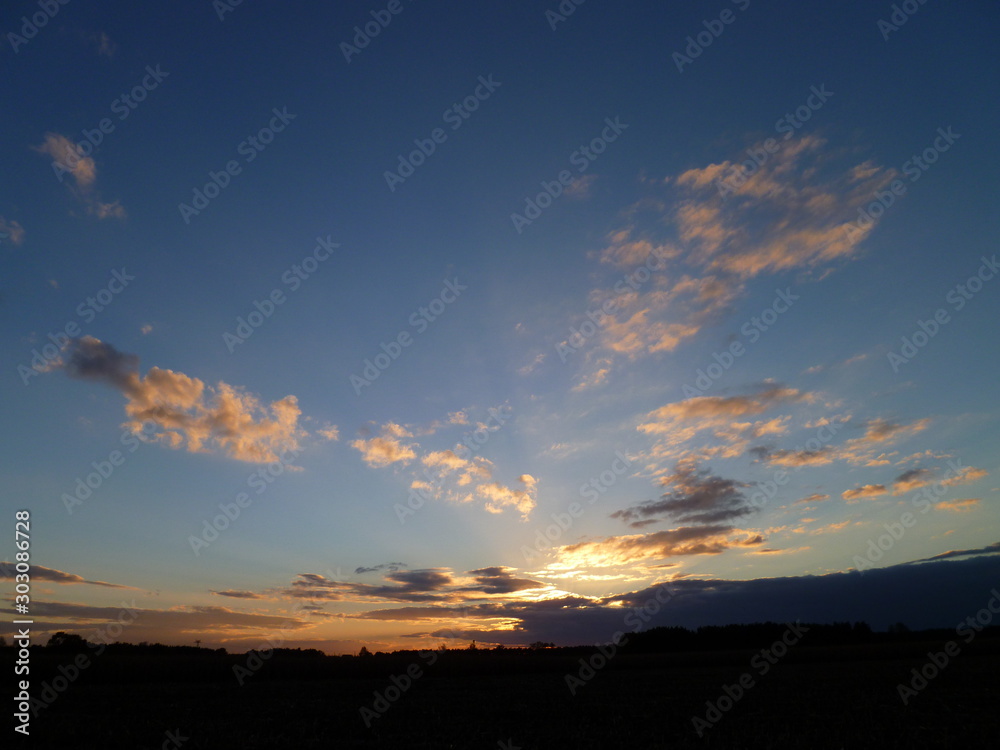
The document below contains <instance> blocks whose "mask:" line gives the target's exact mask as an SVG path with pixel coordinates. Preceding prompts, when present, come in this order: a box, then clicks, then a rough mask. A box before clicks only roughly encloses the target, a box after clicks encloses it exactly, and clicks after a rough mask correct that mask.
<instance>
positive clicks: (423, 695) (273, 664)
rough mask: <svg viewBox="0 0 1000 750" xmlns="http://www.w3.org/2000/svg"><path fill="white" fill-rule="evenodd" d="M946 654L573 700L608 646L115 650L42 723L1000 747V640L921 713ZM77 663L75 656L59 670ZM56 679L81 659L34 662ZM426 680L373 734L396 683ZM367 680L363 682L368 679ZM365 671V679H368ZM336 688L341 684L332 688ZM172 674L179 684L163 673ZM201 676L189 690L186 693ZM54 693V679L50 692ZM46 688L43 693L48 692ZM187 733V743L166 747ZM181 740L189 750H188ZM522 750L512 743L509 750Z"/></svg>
mask: <svg viewBox="0 0 1000 750" xmlns="http://www.w3.org/2000/svg"><path fill="white" fill-rule="evenodd" d="M943 645H944V641H943V640H940V639H938V640H933V641H914V642H907V643H890V644H881V645H872V644H865V645H855V646H818V647H813V648H809V647H806V646H804V645H802V646H799V647H798V648H793V649H792V650H791V651H790V652H789V653H788V655H787V656H785V657H784V658H783V659H781V660H780V661H779V662H778V663H777V664H775V665H774V666H773V667H771V668H770V670H769V671H768V672H767V674H764V675H760V674H759V671H758V670H756V669H754V668H753V667H751V666H750V665H751V659H752V658H753V656H754V654H755V653H758V650H756V649H746V650H739V651H725V652H701V653H667V654H663V653H661V654H648V655H643V654H633V653H621V654H618V655H616V656H615V657H614V658H613V659H612V660H611V661H610V663H609V664H608V665H607V666H606V667H604V668H603V669H600V670H598V671H597V672H596V674H595V675H594V676H593V678H592V679H590V680H589V681H588V682H587V683H586V684H585V685H584V686H583V687H579V688H578V689H577V693H576V695H575V696H574V695H571V694H570V691H569V689H568V687H567V684H566V681H565V674H566V673H567V672H572V673H573V674H576V673H577V671H578V669H579V666H580V665H579V661H578V660H579V659H580V658H581V655H589V654H592V653H593V652H592V651H591V650H577V651H570V650H562V649H557V650H548V651H542V652H529V651H519V650H508V651H505V652H495V651H486V650H481V651H479V652H478V653H469V652H464V651H449V652H446V653H443V654H439V657H440V658H438V659H437V661H436V662H435V663H434V664H430V665H428V664H427V659H426V658H422V657H420V656H418V654H417V653H416V652H407V653H397V654H385V655H376V656H373V657H370V659H368V660H367V662H366V663H364V664H363V665H362V666H363V668H362V667H359V666H358V665H359V663H361V662H362V661H363V660H361V659H353V658H351V657H347V658H346V659H341V660H336V659H334V660H327V659H320V660H315V659H309V658H307V657H299V658H295V659H289V660H283V661H281V660H278V659H274V660H269V661H268V662H265V663H264V666H263V667H262V668H261V669H260V670H259V671H258V672H256V673H255V674H253V676H252V677H249V678H248V679H246V684H245V685H243V686H240V685H238V684H237V681H236V679H235V677H234V676H233V674H232V667H233V665H234V664H243V663H245V658H246V657H244V656H242V655H223V654H219V655H216V654H213V653H209V654H208V656H207V657H200V658H197V659H191V658H185V657H180V658H177V657H176V656H173V657H170V656H158V655H152V656H141V657H139V658H133V657H129V658H128V659H127V660H126V659H124V658H122V657H120V656H119V655H117V654H114V653H112V652H110V651H109V652H108V653H107V654H105V655H103V656H102V657H100V658H99V659H97V660H95V662H94V664H93V666H92V667H91V668H89V669H88V670H85V672H84V673H82V674H81V675H80V677H79V678H78V679H77V680H76V681H74V682H73V683H71V684H69V686H68V687H67V688H66V689H65V690H64V691H63V692H62V693H61V694H60V695H59V697H58V698H57V699H56V700H55V701H54V702H53V703H52V705H51V706H49V707H47V708H45V709H43V710H42V711H41V712H40V713H39V715H38V716H37V717H36V718H35V719H34V720H33V722H32V740H33V744H32V746H33V747H36V748H81V749H83V748H95V749H96V748H101V749H102V750H103V749H113V748H161V747H162V748H171V747H183V748H185V750H188V749H191V750H193V749H194V748H247V749H250V748H331V747H334V748H340V747H346V748H491V749H493V750H496V749H497V748H504V747H511V748H516V747H520V748H524V749H525V750H528V749H529V748H619V747H622V748H625V747H628V748H698V747H705V748H883V749H886V750H888V749H889V748H901V749H902V748H907V749H915V748H950V747H963V748H964V747H990V746H993V744H994V743H995V740H996V738H997V737H998V736H1000V716H998V714H1000V710H998V709H1000V690H998V679H997V678H998V675H1000V638H997V637H996V636H995V635H992V636H990V637H987V634H985V633H984V634H982V635H981V636H980V637H979V638H977V639H975V640H973V642H972V643H970V644H968V645H964V644H963V645H962V651H961V653H960V654H959V655H958V656H957V657H955V658H953V659H951V660H950V662H949V663H948V665H947V666H946V667H945V668H944V669H943V670H941V672H940V674H939V675H938V676H937V677H935V678H934V679H932V680H931V681H930V682H929V684H928V685H927V687H926V688H925V689H924V690H922V691H921V692H920V693H919V695H917V696H916V697H913V698H911V699H910V701H909V705H907V706H904V705H903V702H902V700H901V699H900V696H899V694H898V693H897V687H896V686H897V684H898V683H899V682H902V681H906V682H909V680H910V678H911V677H912V675H911V671H910V670H911V669H912V668H913V667H918V668H919V667H921V666H922V665H923V664H924V663H925V662H926V661H927V652H928V651H935V652H937V651H940V650H941V649H942V647H943ZM59 657H61V658H59ZM33 659H34V660H35V662H36V666H37V668H38V669H39V671H40V672H42V671H44V672H46V673H49V672H48V670H50V669H51V668H52V667H53V666H54V665H56V664H60V663H67V662H69V661H71V660H72V656H71V655H58V654H41V653H40V654H37V655H33ZM411 664H416V665H418V666H419V667H420V670H421V674H420V676H419V677H417V678H416V679H415V680H413V682H412V684H411V685H410V686H409V688H408V689H406V690H405V691H403V692H402V693H401V694H400V695H399V697H398V698H396V700H394V701H393V702H392V703H391V704H390V705H389V706H388V709H387V710H384V712H383V714H382V715H381V716H380V717H379V718H370V721H371V727H370V728H369V727H366V726H365V722H364V720H363V718H362V716H361V714H360V709H361V707H363V706H367V707H369V708H370V707H371V706H372V704H373V702H374V700H375V698H374V695H373V693H374V692H376V691H378V692H380V693H384V691H385V690H386V688H388V687H390V686H391V685H392V684H393V683H392V682H391V681H390V679H389V677H390V675H400V674H402V673H404V672H405V671H406V669H407V666H409V665H411ZM359 670H360V672H364V673H366V674H362V673H360V672H359ZM352 672H354V674H351V673H352ZM746 672H749V673H750V674H751V675H752V676H753V679H754V681H755V685H754V686H753V687H751V688H750V689H749V690H747V691H746V693H745V695H743V696H742V697H741V698H740V699H739V700H738V701H736V703H735V705H734V706H733V707H732V708H731V709H730V710H728V711H727V712H725V713H724V714H722V716H721V718H720V719H719V720H718V721H717V723H716V724H715V726H713V727H712V728H710V729H708V730H706V731H705V733H704V736H703V737H701V738H699V737H698V735H697V733H696V731H695V729H694V726H693V724H692V716H694V715H698V716H701V717H703V718H704V717H705V715H706V701H713V702H714V701H716V700H717V699H718V698H719V697H720V696H721V695H723V692H722V689H723V685H733V684H735V683H737V682H738V681H739V679H740V675H741V674H743V673H746ZM331 674H335V675H339V676H330V675H331ZM161 675H162V677H161ZM185 676H186V677H187V679H185ZM39 679H40V678H39ZM39 684H40V683H35V685H36V687H35V688H33V690H34V691H35V692H37V690H38V687H37V685H39ZM168 731H169V732H173V733H174V734H173V735H168V734H167V733H168ZM175 737H180V738H185V739H181V740H180V742H179V744H178V742H177V741H175V739H174V738H175ZM508 742H509V744H508Z"/></svg>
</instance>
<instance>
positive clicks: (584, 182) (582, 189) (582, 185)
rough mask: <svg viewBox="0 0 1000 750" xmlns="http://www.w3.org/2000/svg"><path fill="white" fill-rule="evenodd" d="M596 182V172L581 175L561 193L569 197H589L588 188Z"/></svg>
mask: <svg viewBox="0 0 1000 750" xmlns="http://www.w3.org/2000/svg"><path fill="white" fill-rule="evenodd" d="M595 182H597V175H596V174H588V175H584V176H583V177H577V178H576V179H575V180H573V181H572V182H571V183H570V184H569V185H567V186H566V189H565V190H564V191H563V194H564V195H566V196H567V197H569V198H576V199H583V198H589V197H590V189H591V188H592V187H593V186H594V183H595Z"/></svg>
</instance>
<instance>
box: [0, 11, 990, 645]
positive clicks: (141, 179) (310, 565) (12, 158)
mask: <svg viewBox="0 0 1000 750" xmlns="http://www.w3.org/2000/svg"><path fill="white" fill-rule="evenodd" d="M903 6H904V7H905V9H904V8H899V7H897V6H893V5H891V4H888V3H885V4H880V3H874V4H873V3H862V2H854V1H852V2H846V3H839V4H835V5H832V6H828V5H825V4H821V5H816V4H808V3H807V4H803V3H792V2H778V3H770V4H765V3H759V2H757V1H756V0H734V1H733V2H728V1H722V0H720V1H719V2H714V3H697V4H695V3H670V4H658V5H657V6H656V7H653V5H652V4H649V3H639V2H628V1H627V2H623V3H601V2H598V1H597V0H590V2H580V3H578V4H577V3H572V2H568V1H565V2H563V3H561V4H560V3H556V2H547V3H546V2H543V3H528V2H509V3H503V4H500V5H495V6H489V7H485V6H484V7H480V5H479V4H470V3H458V2H444V3H436V4H431V3H425V2H419V1H416V2H410V1H409V0H392V2H387V3H374V4H367V3H345V4H335V5H334V6H327V5H321V4H311V3H307V4H291V5H289V4H275V3H265V2H261V1H260V0H248V2H243V3H238V4H237V3H232V2H226V1H225V0H218V1H217V2H209V1H208V0H199V1H198V2H190V1H189V2H180V3H177V2H173V3H164V2H150V3H143V4H139V5H136V4H126V3H120V2H114V3H105V4H102V5H101V6H100V7H92V6H90V5H88V4H85V3H77V2H68V3H65V4H56V3H53V4H52V6H51V7H50V6H49V5H46V4H45V3H30V2H21V0H19V1H18V2H16V3H14V4H12V5H9V6H7V7H5V9H4V11H3V13H2V14H0V32H2V34H3V37H4V39H3V43H2V44H0V50H2V51H0V56H2V65H3V71H4V74H3V77H2V83H0V86H2V89H3V94H4V98H5V100H6V101H7V102H8V103H9V104H11V105H13V106H11V107H9V109H11V110H14V111H16V114H15V115H14V116H7V117H5V118H3V121H2V122H0V132H2V138H0V143H2V144H3V145H2V147H0V148H2V155H3V160H2V164H3V172H4V179H3V180H2V181H0V258H2V268H3V274H2V286H0V341H2V346H3V349H4V354H5V357H4V361H5V362H6V365H5V367H4V370H3V377H2V378H0V390H2V396H3V402H4V404H5V411H6V419H5V423H4V424H5V428H4V430H3V432H2V436H0V441H2V455H3V457H4V475H5V481H4V490H5V491H4V493H3V494H4V499H3V501H2V506H3V514H4V519H5V520H4V527H5V528H9V529H11V531H13V529H14V522H15V521H14V519H15V516H14V514H15V512H16V511H19V510H27V511H29V512H30V541H31V544H30V562H31V565H32V590H31V598H30V614H31V615H32V616H33V617H34V619H35V626H34V627H35V630H36V633H42V634H45V633H51V632H56V631H58V630H67V631H73V632H79V633H81V634H83V635H85V636H89V637H96V636H95V634H98V635H99V634H102V633H103V634H105V636H106V637H110V638H112V639H118V640H124V641H131V642H139V641H160V642H164V643H174V644H181V643H183V644H190V643H194V642H195V641H196V640H197V641H199V642H201V643H202V644H203V645H205V646H210V647H220V646H224V647H226V648H228V649H230V650H235V651H241V650H246V649H247V648H252V647H260V646H262V645H263V646H265V647H266V646H267V645H268V644H270V645H286V646H302V647H316V648H321V649H323V650H324V651H327V652H329V653H354V652H356V651H357V650H358V649H359V648H360V647H361V646H362V645H365V646H367V647H368V648H369V649H371V650H391V649H398V648H423V647H428V646H435V645H437V644H439V643H448V644H450V645H454V646H465V645H466V644H467V643H468V642H469V641H470V640H472V639H475V640H477V641H478V642H480V643H486V644H493V643H504V644H508V645H524V644H529V643H532V642H535V641H538V640H543V641H552V642H556V643H559V644H565V645H570V644H580V643H598V642H606V641H608V640H610V639H611V637H612V634H613V633H614V632H615V631H616V630H627V629H629V628H628V627H623V625H622V623H626V625H630V626H637V627H653V626H657V625H676V624H679V625H684V626H686V627H698V626H700V625H709V624H725V623H729V622H752V621H761V620H774V621H792V620H796V619H798V620H801V621H804V622H810V621H826V622H830V621H843V620H866V621H868V622H869V623H870V624H871V625H872V626H873V627H875V628H885V627H888V626H889V625H890V624H892V623H895V622H899V621H903V622H905V623H906V624H908V625H909V626H910V627H955V625H956V623H958V622H960V621H961V620H962V619H964V617H965V616H966V615H969V614H973V613H975V611H976V610H978V609H979V608H980V607H982V606H983V603H984V602H986V601H987V600H989V599H990V596H991V594H990V591H991V587H992V586H994V585H996V581H997V580H998V575H997V574H998V573H1000V544H998V542H1000V523H998V521H1000V487H998V486H997V485H998V484H1000V463H998V451H997V447H998V431H997V424H998V420H997V417H998V416H1000V414H998V412H1000V409H998V402H997V399H996V386H997V372H998V369H1000V356H998V346H997V336H996V321H997V320H998V317H1000V265H998V263H997V250H998V248H997V243H996V237H997V236H998V232H997V230H998V217H1000V214H998V212H997V210H996V207H995V193H996V191H995V165H996V164H997V163H998V162H1000V141H998V139H997V137H996V133H997V131H998V126H1000V107H998V104H997V98H996V95H995V91H996V83H997V80H998V75H997V74H998V69H1000V60H998V59H997V56H996V46H995V40H996V37H997V32H998V31H1000V25H998V17H997V11H996V7H995V5H994V4H992V3H987V2H985V1H983V0H976V1H974V2H967V3H962V4H961V5H959V6H957V7H956V6H955V5H949V4H945V3H942V2H937V1H936V0H929V1H928V2H926V3H923V4H917V3H913V4H912V5H911V4H907V3H903ZM11 536H13V534H11ZM8 538H9V537H8ZM4 550H5V551H0V560H4V561H7V562H6V564H5V565H4V566H3V567H2V568H0V576H2V577H4V578H5V579H7V581H6V582H7V583H8V584H9V585H8V586H6V587H5V588H6V592H7V593H6V598H7V599H8V600H10V601H11V603H12V602H13V598H14V587H13V577H14V575H15V570H14V568H13V566H12V563H13V562H14V555H15V548H14V545H13V542H12V541H9V542H7V543H5V545H4ZM8 611H9V612H13V608H12V604H11V605H8ZM640 614H641V617H640ZM637 617H638V618H639V620H641V622H640V621H639V620H637V619H636V618H637ZM637 623H638V625H636V624H637ZM631 629H636V627H631Z"/></svg>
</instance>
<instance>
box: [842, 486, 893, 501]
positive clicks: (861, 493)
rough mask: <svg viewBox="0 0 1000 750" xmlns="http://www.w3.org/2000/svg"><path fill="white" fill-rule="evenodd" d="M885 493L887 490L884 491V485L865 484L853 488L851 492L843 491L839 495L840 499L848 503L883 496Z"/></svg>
mask: <svg viewBox="0 0 1000 750" xmlns="http://www.w3.org/2000/svg"><path fill="white" fill-rule="evenodd" d="M886 492H888V490H886V488H885V485H884V484H865V485H862V486H861V487H855V488H854V489H853V490H844V491H843V492H842V493H841V497H843V498H844V499H845V500H847V501H848V502H850V501H852V500H860V499H862V498H865V497H878V496H879V495H884V494H885V493H886Z"/></svg>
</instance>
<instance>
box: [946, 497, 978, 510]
mask: <svg viewBox="0 0 1000 750" xmlns="http://www.w3.org/2000/svg"><path fill="white" fill-rule="evenodd" d="M980 502H981V501H980V498H978V497H967V498H962V499H956V500H942V501H941V502H939V503H936V504H935V505H934V507H935V508H936V509H937V510H951V511H955V512H957V513H966V512H968V511H970V510H975V509H976V507H978V505H979V503H980Z"/></svg>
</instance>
